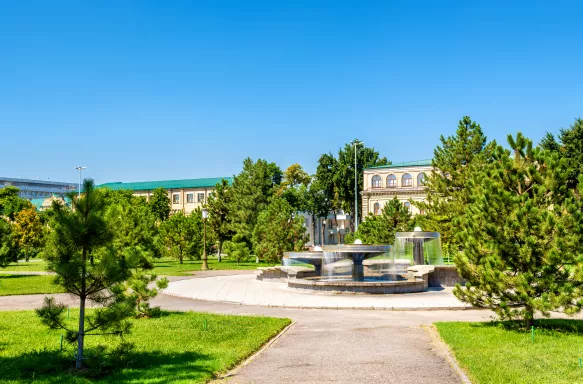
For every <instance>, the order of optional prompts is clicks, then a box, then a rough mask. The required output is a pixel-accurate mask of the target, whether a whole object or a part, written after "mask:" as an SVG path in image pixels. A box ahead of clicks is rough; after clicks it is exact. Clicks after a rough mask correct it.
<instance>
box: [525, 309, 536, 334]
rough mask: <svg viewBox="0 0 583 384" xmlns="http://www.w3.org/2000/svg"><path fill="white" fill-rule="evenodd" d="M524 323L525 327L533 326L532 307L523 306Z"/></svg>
mask: <svg viewBox="0 0 583 384" xmlns="http://www.w3.org/2000/svg"><path fill="white" fill-rule="evenodd" d="M524 310H525V311H526V314H525V315H524V325H525V327H526V328H527V329H529V328H531V327H534V310H533V309H532V308H525V309H524Z"/></svg>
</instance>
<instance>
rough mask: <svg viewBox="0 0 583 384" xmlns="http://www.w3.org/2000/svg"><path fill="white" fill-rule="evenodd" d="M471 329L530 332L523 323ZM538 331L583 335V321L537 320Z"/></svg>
mask: <svg viewBox="0 0 583 384" xmlns="http://www.w3.org/2000/svg"><path fill="white" fill-rule="evenodd" d="M470 326H471V327H495V328H504V329H505V330H507V331H515V332H519V333H523V332H525V331H529V332H530V328H529V329H526V328H525V326H524V322H522V321H518V320H515V321H491V322H488V323H473V324H471V325H470ZM534 328H535V330H536V331H543V332H545V333H548V334H553V333H556V334H583V320H575V319H537V320H536V321H535V323H534Z"/></svg>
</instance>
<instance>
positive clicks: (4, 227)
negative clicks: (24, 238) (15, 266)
mask: <svg viewBox="0 0 583 384" xmlns="http://www.w3.org/2000/svg"><path fill="white" fill-rule="evenodd" d="M19 253H20V250H19V249H18V242H17V241H16V239H15V238H14V233H13V231H12V226H11V225H10V223H8V221H6V220H5V219H3V218H2V217H0V268H4V267H6V266H7V265H8V264H9V263H11V262H14V261H17V260H18V254H19Z"/></svg>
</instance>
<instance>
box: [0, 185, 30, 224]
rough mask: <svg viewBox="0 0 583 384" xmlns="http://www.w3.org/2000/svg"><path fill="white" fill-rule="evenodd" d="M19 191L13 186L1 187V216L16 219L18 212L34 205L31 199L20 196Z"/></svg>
mask: <svg viewBox="0 0 583 384" xmlns="http://www.w3.org/2000/svg"><path fill="white" fill-rule="evenodd" d="M19 191H20V190H19V189H18V188H16V187H13V186H8V187H4V188H0V216H5V217H7V218H9V219H10V220H14V217H15V215H16V214H17V213H18V212H20V211H22V210H23V209H26V208H31V207H32V204H31V203H30V201H28V200H26V199H23V198H22V197H20V196H18V192H19Z"/></svg>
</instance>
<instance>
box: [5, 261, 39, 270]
mask: <svg viewBox="0 0 583 384" xmlns="http://www.w3.org/2000/svg"><path fill="white" fill-rule="evenodd" d="M46 270H47V262H46V261H44V260H41V261H29V262H28V263H27V262H22V263H10V264H9V265H8V266H7V267H6V268H0V272H3V271H5V272H10V271H24V272H42V271H46Z"/></svg>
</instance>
